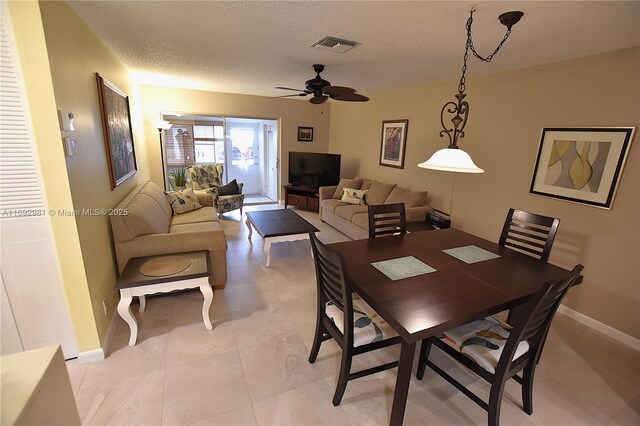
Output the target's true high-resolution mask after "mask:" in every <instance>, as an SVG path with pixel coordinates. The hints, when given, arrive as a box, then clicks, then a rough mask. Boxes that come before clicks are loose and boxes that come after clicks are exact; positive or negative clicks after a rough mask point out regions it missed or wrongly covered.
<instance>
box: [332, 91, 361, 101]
mask: <svg viewBox="0 0 640 426" xmlns="http://www.w3.org/2000/svg"><path fill="white" fill-rule="evenodd" d="M331 98H332V99H335V100H337V101H347V102H367V101H368V100H369V98H367V97H366V96H364V95H360V94H358V93H346V94H344V95H338V96H332V97H331Z"/></svg>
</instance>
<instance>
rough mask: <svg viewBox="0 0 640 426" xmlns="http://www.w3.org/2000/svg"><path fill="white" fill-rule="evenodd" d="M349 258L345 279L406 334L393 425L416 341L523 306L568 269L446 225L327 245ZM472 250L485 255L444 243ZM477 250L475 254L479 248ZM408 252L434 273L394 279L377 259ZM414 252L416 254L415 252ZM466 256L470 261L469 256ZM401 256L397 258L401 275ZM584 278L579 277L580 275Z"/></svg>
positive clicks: (401, 405)
mask: <svg viewBox="0 0 640 426" xmlns="http://www.w3.org/2000/svg"><path fill="white" fill-rule="evenodd" d="M330 247H331V249H333V250H334V251H336V252H338V253H339V254H340V255H341V256H342V257H343V259H344V262H345V265H346V270H347V279H348V280H349V282H350V284H351V286H352V289H353V290H354V291H355V292H357V293H358V294H359V295H360V296H361V297H362V298H363V299H364V300H365V301H366V302H367V303H368V304H369V305H370V306H371V307H372V308H373V309H375V310H376V312H377V313H378V314H379V315H380V316H381V317H382V318H384V320H385V321H387V323H389V325H390V326H391V327H392V328H393V329H394V330H395V331H396V332H397V333H398V335H399V336H400V338H401V349H400V360H399V365H398V374H397V379H396V386H395V391H394V397H393V406H392V409H391V417H390V424H391V425H401V424H402V421H403V418H404V411H405V407H406V402H407V395H408V392H409V382H410V378H411V370H412V366H413V358H414V354H415V348H416V344H417V343H418V342H420V341H421V340H423V339H426V338H428V337H432V336H435V335H437V334H438V333H440V332H443V331H446V330H450V329H452V328H455V327H458V326H461V325H463V324H466V323H469V322H471V321H474V320H478V319H482V318H484V317H486V316H488V315H493V314H496V313H498V312H501V311H504V310H507V309H511V310H512V313H513V312H514V311H515V312H517V311H518V307H522V306H523V305H524V304H526V302H527V301H528V300H529V299H530V298H531V297H532V296H533V295H534V294H535V293H536V291H537V290H539V289H540V287H541V286H542V285H543V284H544V283H545V282H546V281H555V280H560V279H563V278H565V277H566V276H567V275H568V274H569V271H568V270H566V269H563V268H561V267H558V266H554V265H552V264H550V263H547V262H544V261H541V260H539V259H535V258H533V257H531V256H528V255H526V254H523V253H520V252H518V251H515V250H512V249H509V248H506V247H503V246H500V245H498V244H496V243H494V242H491V241H488V240H486V239H483V238H480V237H478V236H475V235H472V234H469V233H467V232H464V231H461V230H458V229H454V228H449V229H440V230H434V231H424V232H412V233H407V234H404V235H397V236H388V237H382V238H371V239H365V240H354V241H347V242H341V243H335V244H331V245H330ZM450 249H459V250H462V251H463V252H465V251H467V252H468V251H469V250H471V252H472V253H471V254H473V253H476V252H479V253H481V254H482V253H484V254H486V256H484V257H485V258H486V259H482V256H480V260H478V259H477V258H475V259H469V258H468V256H467V258H466V259H464V256H460V257H461V258H463V259H464V260H461V259H460V258H458V257H454V256H453V255H451V254H449V253H446V252H444V251H443V250H450ZM476 254H477V253H476ZM404 258H409V259H410V260H412V262H413V263H416V259H417V261H419V262H417V263H420V262H421V263H422V264H425V265H426V267H427V268H426V269H424V270H429V271H430V272H428V273H419V272H420V271H418V272H416V273H417V275H414V276H410V277H407V278H400V279H399V278H398V277H397V276H393V274H390V275H391V276H392V277H393V278H394V279H392V278H389V277H388V276H387V275H385V273H383V272H381V269H382V270H384V268H378V267H376V266H374V265H372V264H375V265H379V262H385V261H394V260H398V259H400V261H402V259H404ZM411 258H413V259H411ZM468 262H469V263H468ZM402 265H403V264H402V263H400V264H398V266H399V267H400V270H399V271H398V270H397V268H396V272H399V273H400V274H402ZM580 278H581V277H580Z"/></svg>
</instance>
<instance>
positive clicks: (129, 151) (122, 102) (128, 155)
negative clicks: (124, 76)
mask: <svg viewBox="0 0 640 426" xmlns="http://www.w3.org/2000/svg"><path fill="white" fill-rule="evenodd" d="M96 80H97V82H98V99H99V101H100V115H101V118H102V131H103V133H104V145H105V150H106V152H107V165H108V168H109V178H110V180H111V190H113V189H115V188H116V187H117V186H118V185H120V184H121V183H122V182H124V181H125V180H127V179H128V178H129V177H131V176H133V175H134V174H135V173H136V170H137V165H136V153H135V149H134V147H133V133H132V131H131V115H130V113H129V97H128V96H127V95H126V94H125V93H124V92H123V91H122V90H120V89H119V88H118V87H116V86H115V85H114V84H112V83H111V82H109V81H108V80H107V79H105V78H103V77H102V76H101V75H100V74H98V73H96Z"/></svg>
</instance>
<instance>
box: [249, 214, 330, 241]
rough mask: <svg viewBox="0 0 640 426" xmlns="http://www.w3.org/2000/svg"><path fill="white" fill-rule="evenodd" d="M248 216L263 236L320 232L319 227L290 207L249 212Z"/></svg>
mask: <svg viewBox="0 0 640 426" xmlns="http://www.w3.org/2000/svg"><path fill="white" fill-rule="evenodd" d="M247 217H248V218H249V220H250V221H251V223H252V224H253V227H254V228H255V229H256V231H258V234H260V236H261V237H263V238H269V237H280V236H283V235H296V234H308V233H309V232H318V228H316V227H315V226H313V225H312V224H310V223H309V222H307V221H306V220H304V219H303V218H301V217H300V216H299V215H298V214H297V213H295V212H294V211H293V210H289V209H279V210H261V211H255V212H247Z"/></svg>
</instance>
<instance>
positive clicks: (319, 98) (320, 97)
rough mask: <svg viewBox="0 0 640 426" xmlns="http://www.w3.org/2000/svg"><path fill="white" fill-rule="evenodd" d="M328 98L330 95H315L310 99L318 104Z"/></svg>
mask: <svg viewBox="0 0 640 426" xmlns="http://www.w3.org/2000/svg"><path fill="white" fill-rule="evenodd" d="M327 99H329V97H328V96H314V97H313V98H311V99H309V102H311V103H312V104H316V105H317V104H321V103H323V102H325V101H326V100H327Z"/></svg>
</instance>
